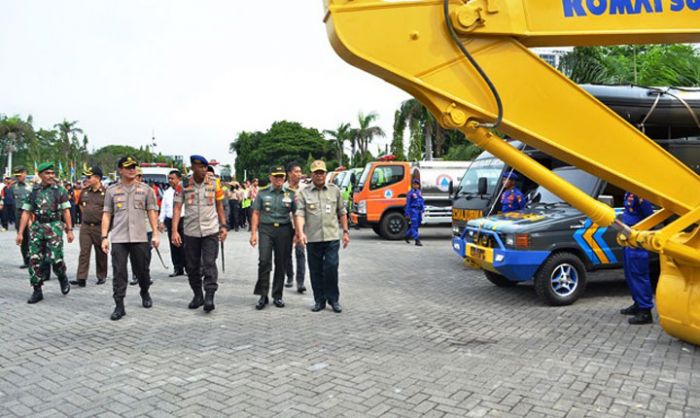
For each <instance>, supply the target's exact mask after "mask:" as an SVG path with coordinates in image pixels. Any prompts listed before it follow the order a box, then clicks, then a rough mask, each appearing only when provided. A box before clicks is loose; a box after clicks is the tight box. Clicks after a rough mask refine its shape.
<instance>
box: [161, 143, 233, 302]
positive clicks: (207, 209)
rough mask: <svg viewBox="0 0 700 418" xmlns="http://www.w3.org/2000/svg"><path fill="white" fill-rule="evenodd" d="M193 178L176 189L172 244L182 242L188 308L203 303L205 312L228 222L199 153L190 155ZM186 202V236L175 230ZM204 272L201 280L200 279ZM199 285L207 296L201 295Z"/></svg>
mask: <svg viewBox="0 0 700 418" xmlns="http://www.w3.org/2000/svg"><path fill="white" fill-rule="evenodd" d="M190 164H191V165H192V177H191V178H190V181H189V184H188V185H187V186H186V187H184V188H180V189H178V190H177V191H176V192H175V197H174V202H175V209H174V210H173V232H172V242H173V245H175V246H177V247H179V246H181V245H182V244H183V238H184V244H185V263H186V266H187V267H186V269H187V277H188V278H189V281H190V287H191V288H192V292H194V298H193V299H192V301H191V302H190V304H189V306H188V307H189V308H190V309H197V308H199V307H200V306H202V305H204V311H205V312H211V311H213V310H214V294H215V293H216V291H217V290H218V288H219V285H218V283H217V281H218V278H219V271H218V270H217V268H216V259H217V257H218V256H219V241H221V242H223V241H225V240H226V235H227V234H228V225H226V214H225V213H224V205H223V203H224V191H223V190H222V189H221V187H220V185H219V182H217V181H216V178H215V177H213V176H208V175H207V167H208V166H209V162H208V161H207V160H206V158H204V157H202V156H201V155H193V156H191V157H190ZM183 203H184V204H185V227H184V233H185V236H184V237H181V236H180V233H179V232H178V228H179V226H180V219H181V216H182V205H183ZM202 275H204V281H202ZM202 284H203V285H204V291H205V292H206V295H205V296H204V297H202V296H203V295H202Z"/></svg>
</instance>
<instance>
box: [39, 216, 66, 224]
mask: <svg viewBox="0 0 700 418" xmlns="http://www.w3.org/2000/svg"><path fill="white" fill-rule="evenodd" d="M60 220H61V218H52V217H50V216H37V217H36V221H37V222H39V223H42V224H47V223H49V222H56V221H60Z"/></svg>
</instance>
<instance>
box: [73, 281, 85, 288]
mask: <svg viewBox="0 0 700 418" xmlns="http://www.w3.org/2000/svg"><path fill="white" fill-rule="evenodd" d="M85 282H86V280H71V281H70V284H74V285H77V286H78V287H85V284H86V283H85Z"/></svg>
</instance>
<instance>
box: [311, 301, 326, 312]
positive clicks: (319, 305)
mask: <svg viewBox="0 0 700 418" xmlns="http://www.w3.org/2000/svg"><path fill="white" fill-rule="evenodd" d="M324 309H326V303H325V302H324V303H315V304H314V307H313V308H311V312H319V311H322V310H324Z"/></svg>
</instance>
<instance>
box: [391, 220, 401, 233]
mask: <svg viewBox="0 0 700 418" xmlns="http://www.w3.org/2000/svg"><path fill="white" fill-rule="evenodd" d="M402 229H403V221H402V220H401V219H399V218H394V219H389V231H391V233H392V234H398V233H400V232H401V230H402Z"/></svg>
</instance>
